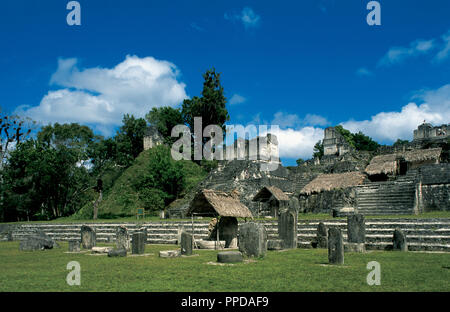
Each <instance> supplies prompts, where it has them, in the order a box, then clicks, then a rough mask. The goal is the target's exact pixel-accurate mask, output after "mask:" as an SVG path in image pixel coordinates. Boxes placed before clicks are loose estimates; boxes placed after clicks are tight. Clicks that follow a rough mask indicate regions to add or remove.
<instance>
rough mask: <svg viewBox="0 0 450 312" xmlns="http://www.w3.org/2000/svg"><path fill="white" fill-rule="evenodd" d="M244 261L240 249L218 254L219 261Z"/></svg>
mask: <svg viewBox="0 0 450 312" xmlns="http://www.w3.org/2000/svg"><path fill="white" fill-rule="evenodd" d="M242 261H244V258H243V256H242V253H241V252H239V251H222V252H219V253H218V254H217V262H220V263H237V262H242Z"/></svg>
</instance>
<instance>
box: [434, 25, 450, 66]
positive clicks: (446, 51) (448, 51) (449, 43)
mask: <svg viewBox="0 0 450 312" xmlns="http://www.w3.org/2000/svg"><path fill="white" fill-rule="evenodd" d="M441 38H442V41H443V42H444V44H443V47H442V49H441V50H440V51H439V52H438V54H436V57H435V58H434V60H435V61H437V62H441V61H443V60H445V59H446V58H447V57H449V56H450V30H449V31H448V32H447V33H446V34H445V35H443V36H442V37H441Z"/></svg>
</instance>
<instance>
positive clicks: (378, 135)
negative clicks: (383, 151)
mask: <svg viewBox="0 0 450 312" xmlns="http://www.w3.org/2000/svg"><path fill="white" fill-rule="evenodd" d="M412 99H416V100H419V101H420V102H421V103H420V104H417V103H415V102H411V103H409V104H407V105H405V106H404V107H402V109H401V111H400V112H381V113H378V114H376V115H375V116H372V117H371V118H370V120H363V121H355V120H349V121H346V122H343V123H341V124H342V125H343V127H344V128H346V129H348V130H350V131H352V132H358V131H362V132H363V133H365V134H366V135H368V136H370V137H372V138H374V139H375V140H377V141H380V142H394V141H395V140H397V139H408V140H411V139H412V136H413V131H414V129H416V128H417V126H418V125H420V124H421V123H423V121H424V120H426V121H427V122H431V123H432V124H435V125H439V124H443V123H448V122H450V84H447V85H445V86H443V87H441V88H439V89H437V90H428V91H420V92H417V93H416V94H415V95H414V96H413V97H412Z"/></svg>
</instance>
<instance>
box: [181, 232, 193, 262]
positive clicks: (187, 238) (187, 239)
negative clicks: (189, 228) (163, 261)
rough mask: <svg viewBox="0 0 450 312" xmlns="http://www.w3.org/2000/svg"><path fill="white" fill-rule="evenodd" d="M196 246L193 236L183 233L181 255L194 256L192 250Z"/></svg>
mask: <svg viewBox="0 0 450 312" xmlns="http://www.w3.org/2000/svg"><path fill="white" fill-rule="evenodd" d="M193 246H194V240H193V237H192V234H189V233H187V232H182V233H181V254H182V255H185V256H190V255H192V248H193Z"/></svg>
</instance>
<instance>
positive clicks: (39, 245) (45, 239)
mask: <svg viewBox="0 0 450 312" xmlns="http://www.w3.org/2000/svg"><path fill="white" fill-rule="evenodd" d="M53 247H57V244H56V242H55V241H54V240H53V239H51V238H50V237H49V236H47V235H46V234H45V233H43V232H40V231H38V232H36V233H33V234H31V235H29V236H27V237H25V239H23V240H22V241H20V245H19V250H21V251H36V250H44V249H52V248H53Z"/></svg>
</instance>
